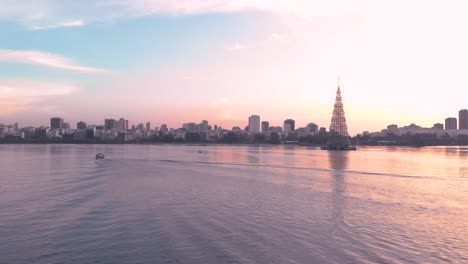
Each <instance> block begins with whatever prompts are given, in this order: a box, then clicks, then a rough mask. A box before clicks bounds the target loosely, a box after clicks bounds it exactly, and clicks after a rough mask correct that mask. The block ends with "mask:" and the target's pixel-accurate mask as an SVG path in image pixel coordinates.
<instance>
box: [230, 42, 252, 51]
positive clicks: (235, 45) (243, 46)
mask: <svg viewBox="0 0 468 264" xmlns="http://www.w3.org/2000/svg"><path fill="white" fill-rule="evenodd" d="M246 48H247V46H246V45H243V44H240V43H236V44H234V45H232V46H231V47H229V48H228V50H229V51H238V50H243V49H246Z"/></svg>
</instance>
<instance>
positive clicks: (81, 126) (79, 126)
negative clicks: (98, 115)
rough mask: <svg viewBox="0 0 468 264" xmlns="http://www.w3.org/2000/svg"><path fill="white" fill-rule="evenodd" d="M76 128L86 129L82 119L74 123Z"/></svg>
mask: <svg viewBox="0 0 468 264" xmlns="http://www.w3.org/2000/svg"><path fill="white" fill-rule="evenodd" d="M76 129H86V123H85V122H83V121H80V122H78V123H76Z"/></svg>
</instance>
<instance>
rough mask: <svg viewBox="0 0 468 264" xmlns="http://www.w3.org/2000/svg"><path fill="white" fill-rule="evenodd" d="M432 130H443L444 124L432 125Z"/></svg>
mask: <svg viewBox="0 0 468 264" xmlns="http://www.w3.org/2000/svg"><path fill="white" fill-rule="evenodd" d="M432 128H433V129H437V130H444V124H441V123H437V124H434V126H433V127H432Z"/></svg>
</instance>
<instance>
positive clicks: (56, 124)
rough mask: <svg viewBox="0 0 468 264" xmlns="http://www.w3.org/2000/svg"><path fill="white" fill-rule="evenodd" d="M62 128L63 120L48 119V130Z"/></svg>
mask: <svg viewBox="0 0 468 264" xmlns="http://www.w3.org/2000/svg"><path fill="white" fill-rule="evenodd" d="M62 128H63V118H61V117H52V118H51V119H50V129H62Z"/></svg>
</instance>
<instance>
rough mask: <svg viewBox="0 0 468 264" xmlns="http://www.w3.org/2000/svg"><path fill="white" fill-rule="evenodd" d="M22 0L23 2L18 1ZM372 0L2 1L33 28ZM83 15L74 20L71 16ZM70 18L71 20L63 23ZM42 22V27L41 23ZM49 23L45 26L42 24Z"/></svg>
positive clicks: (5, 10) (338, 6) (328, 8)
mask: <svg viewBox="0 0 468 264" xmlns="http://www.w3.org/2000/svg"><path fill="white" fill-rule="evenodd" d="M18 2H19V3H18ZM374 2H375V1H371V0H355V1H347V0H330V1H326V2H325V1H318V0H315V1H314V0H289V1H284V0H100V1H95V0H81V1H75V0H61V1H57V0H22V1H16V0H0V6H1V7H2V8H1V10H0V18H6V19H10V20H16V21H19V22H20V23H23V24H25V25H26V26H28V27H31V25H33V26H32V28H33V29H37V30H39V29H51V28H59V27H70V26H82V25H84V21H86V22H96V21H103V20H104V21H105V20H115V19H120V18H128V17H138V16H147V15H153V14H169V15H176V16H177V15H197V14H208V13H233V12H244V11H248V12H251V11H260V12H273V13H277V14H282V15H294V16H299V17H309V18H310V17H314V16H331V15H338V14H344V13H346V14H347V13H356V12H360V11H362V10H363V9H368V8H369V6H371V5H372V6H375V5H376V4H375V3H374ZM77 17H79V18H81V20H73V19H70V18H77ZM63 21H67V22H63ZM38 24H39V26H37V25H38ZM41 24H42V25H45V26H42V25H41Z"/></svg>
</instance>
